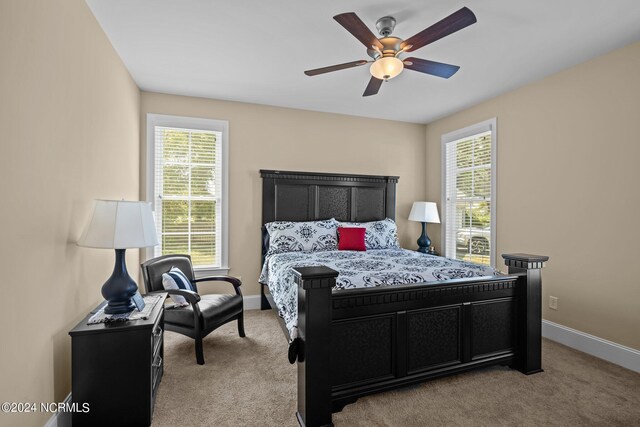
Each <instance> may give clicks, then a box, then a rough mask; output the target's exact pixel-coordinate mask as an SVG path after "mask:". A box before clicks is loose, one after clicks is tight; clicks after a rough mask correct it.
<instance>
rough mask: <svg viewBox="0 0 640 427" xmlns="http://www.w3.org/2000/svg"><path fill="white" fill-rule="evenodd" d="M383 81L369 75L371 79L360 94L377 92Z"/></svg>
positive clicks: (368, 94) (369, 94)
mask: <svg viewBox="0 0 640 427" xmlns="http://www.w3.org/2000/svg"><path fill="white" fill-rule="evenodd" d="M383 81H384V80H380V79H376V78H375V77H373V76H371V80H369V84H368V85H367V88H366V89H365V90H364V93H363V94H362V96H371V95H375V94H376V93H378V91H379V90H380V86H382V82H383Z"/></svg>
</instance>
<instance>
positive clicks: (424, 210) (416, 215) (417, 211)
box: [409, 202, 440, 224]
mask: <svg viewBox="0 0 640 427" xmlns="http://www.w3.org/2000/svg"><path fill="white" fill-rule="evenodd" d="M409 221H419V222H432V223H436V224H439V223H440V215H438V207H437V206H436V204H435V203H434V202H413V206H412V207H411V213H410V214H409Z"/></svg>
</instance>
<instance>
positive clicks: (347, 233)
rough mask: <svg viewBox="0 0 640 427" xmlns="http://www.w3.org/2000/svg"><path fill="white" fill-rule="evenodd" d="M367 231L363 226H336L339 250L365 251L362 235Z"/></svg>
mask: <svg viewBox="0 0 640 427" xmlns="http://www.w3.org/2000/svg"><path fill="white" fill-rule="evenodd" d="M366 231H367V229H366V228H364V227H338V250H339V251H366V250H367V247H366V246H365V244H364V235H365V232H366Z"/></svg>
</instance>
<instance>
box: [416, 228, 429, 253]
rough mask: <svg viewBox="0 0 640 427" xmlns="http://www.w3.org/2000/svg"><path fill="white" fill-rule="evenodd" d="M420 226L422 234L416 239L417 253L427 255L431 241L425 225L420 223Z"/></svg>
mask: <svg viewBox="0 0 640 427" xmlns="http://www.w3.org/2000/svg"><path fill="white" fill-rule="evenodd" d="M421 224H422V234H421V235H420V237H419V238H418V242H417V243H418V252H421V253H423V254H428V253H430V252H429V248H430V247H431V239H429V236H427V223H426V222H421Z"/></svg>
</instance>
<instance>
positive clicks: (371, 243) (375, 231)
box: [338, 218, 400, 250]
mask: <svg viewBox="0 0 640 427" xmlns="http://www.w3.org/2000/svg"><path fill="white" fill-rule="evenodd" d="M338 226H339V227H346V228H349V227H364V228H365V229H366V231H365V234H364V244H365V246H366V248H367V250H369V249H396V248H399V247H400V243H398V227H397V226H396V222H395V221H394V220H392V219H391V218H385V219H383V220H380V221H371V222H341V221H338Z"/></svg>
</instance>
